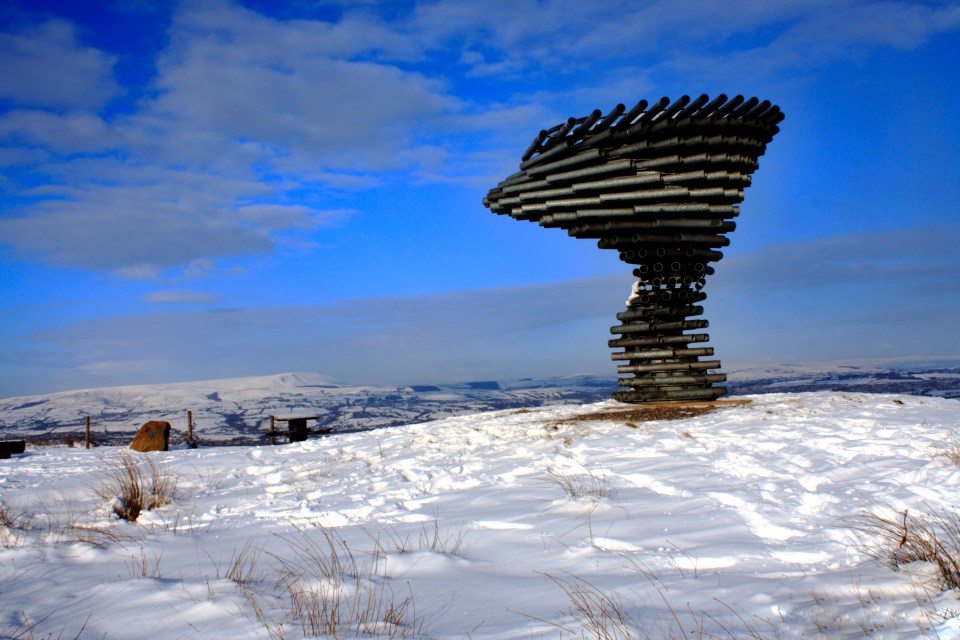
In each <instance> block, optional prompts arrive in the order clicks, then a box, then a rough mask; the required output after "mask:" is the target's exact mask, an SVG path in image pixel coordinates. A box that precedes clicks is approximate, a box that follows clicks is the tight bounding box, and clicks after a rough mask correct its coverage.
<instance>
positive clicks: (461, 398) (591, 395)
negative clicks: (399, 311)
mask: <svg viewBox="0 0 960 640" xmlns="http://www.w3.org/2000/svg"><path fill="white" fill-rule="evenodd" d="M615 388H616V382H615V381H614V380H611V379H609V378H601V377H596V376H570V377H564V378H545V379H533V378H529V379H525V380H517V381H509V382H503V381H500V382H497V381H490V380H485V381H478V382H464V383H461V384H437V385H418V386H404V387H386V386H359V385H348V384H341V383H338V382H335V381H333V380H331V379H329V378H327V377H325V376H322V375H320V374H316V373H284V374H278V375H273V376H261V377H247V378H233V379H227V380H205V381H199V382H183V383H175V384H161V385H137V386H128V387H108V388H103V389H85V390H77V391H64V392H60V393H53V394H49V395H42V396H23V397H18V398H8V399H5V400H0V437H4V438H22V437H27V438H39V439H48V440H52V441H56V442H59V441H62V440H64V438H77V437H82V434H83V430H84V421H85V418H86V416H90V417H91V424H92V426H91V432H92V434H93V437H94V440H95V441H97V442H99V443H101V444H121V443H123V444H125V443H127V442H128V441H129V439H130V438H131V434H132V433H133V432H134V431H135V430H136V429H137V428H138V427H139V426H140V425H141V424H143V423H144V422H146V421H147V420H166V421H168V422H170V423H171V425H173V427H174V429H175V431H176V433H175V434H174V438H175V440H176V439H178V438H179V439H182V438H184V437H185V436H186V430H187V411H188V410H189V411H192V413H193V426H194V436H195V438H196V439H198V440H199V441H201V442H202V443H207V444H255V443H259V442H262V441H263V439H262V438H263V434H265V433H266V432H267V429H268V425H269V420H270V416H271V415H275V416H278V417H296V416H319V419H318V420H316V421H313V422H311V423H310V425H309V426H310V428H316V427H321V426H322V427H331V428H332V429H333V430H334V431H335V432H338V433H342V432H349V431H360V430H367V429H376V428H380V427H390V426H397V425H402V424H412V423H417V422H426V421H429V420H436V419H439V418H445V417H449V416H452V415H462V414H467V413H477V412H482V411H494V410H498V409H509V408H516V407H539V406H544V405H554V404H570V403H578V404H579V403H585V402H596V401H598V400H605V399H607V398H609V397H610V393H611V391H613V389H615Z"/></svg>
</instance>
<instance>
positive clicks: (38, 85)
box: [0, 20, 119, 109]
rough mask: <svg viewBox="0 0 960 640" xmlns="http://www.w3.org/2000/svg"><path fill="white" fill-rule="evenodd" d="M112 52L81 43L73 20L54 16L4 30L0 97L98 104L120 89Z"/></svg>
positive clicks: (45, 103) (76, 105) (65, 105)
mask: <svg viewBox="0 0 960 640" xmlns="http://www.w3.org/2000/svg"><path fill="white" fill-rule="evenodd" d="M114 62H115V59H114V57H113V56H110V55H107V54H105V53H104V52H102V51H99V50H97V49H94V48H91V47H86V46H83V45H81V44H80V43H79V42H78V41H77V34H76V30H75V29H74V27H73V25H72V24H71V23H69V22H66V21H63V20H51V21H49V22H45V23H43V24H41V25H39V26H37V27H34V28H32V29H30V30H28V31H26V32H23V33H0V69H3V73H0V98H4V99H8V100H13V101H14V102H15V103H17V104H21V105H31V106H39V107H53V108H66V109H96V108H98V107H101V106H102V105H103V104H104V103H105V102H106V101H107V100H109V99H110V98H111V97H113V96H115V95H116V94H117V93H118V91H119V89H118V87H117V84H116V82H115V80H114V78H113V64H114Z"/></svg>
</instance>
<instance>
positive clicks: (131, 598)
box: [0, 392, 960, 640]
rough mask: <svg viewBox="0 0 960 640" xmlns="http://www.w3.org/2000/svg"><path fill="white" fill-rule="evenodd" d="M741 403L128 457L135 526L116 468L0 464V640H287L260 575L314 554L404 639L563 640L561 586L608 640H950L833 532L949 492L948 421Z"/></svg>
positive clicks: (946, 505)
mask: <svg viewBox="0 0 960 640" xmlns="http://www.w3.org/2000/svg"><path fill="white" fill-rule="evenodd" d="M746 400H748V402H740V403H736V402H730V403H725V404H722V405H721V406H720V408H718V410H716V411H714V412H712V413H708V414H705V415H700V416H696V417H690V418H685V419H680V420H655V421H650V422H640V421H638V420H636V419H635V418H633V417H632V416H631V415H630V414H624V413H622V412H623V409H624V407H623V405H618V404H616V403H613V402H602V403H597V404H592V405H584V406H574V405H567V406H556V407H543V408H539V409H524V410H508V411H499V412H494V413H483V414H474V415H466V416H458V417H451V418H446V419H444V420H439V421H434V422H429V423H424V424H416V425H411V426H406V427H398V428H395V429H389V430H382V431H376V432H368V433H353V434H342V435H333V436H331V437H328V438H323V439H317V440H311V441H308V442H305V443H300V444H295V445H285V446H278V447H218V448H206V449H197V450H186V449H184V450H176V451H170V452H166V453H157V454H149V455H150V459H151V460H154V461H155V462H157V463H161V464H164V465H168V466H169V469H170V470H171V473H174V474H178V475H179V486H178V492H177V494H178V495H177V497H176V498H175V499H174V501H173V503H172V504H169V505H167V506H164V507H162V508H160V509H158V510H156V511H151V512H146V513H144V514H143V515H142V516H141V519H140V521H139V523H138V524H131V523H128V522H125V521H121V520H118V519H116V518H115V517H114V516H113V515H112V513H111V511H110V508H109V506H108V504H107V502H106V501H105V500H104V499H103V498H100V497H99V496H97V495H96V494H95V493H94V492H93V491H92V490H91V485H92V484H93V483H95V482H96V481H97V480H98V479H101V480H102V478H104V477H105V474H106V470H107V469H109V468H110V466H111V464H115V463H116V461H117V459H118V455H119V454H120V450H119V449H116V448H112V447H99V448H95V449H91V450H89V451H87V450H77V449H67V448H63V447H43V448H40V449H31V450H29V451H28V452H27V453H26V454H24V455H22V456H17V457H15V458H14V459H13V460H9V461H4V462H0V496H2V498H0V503H2V507H3V508H4V509H5V510H6V511H7V513H12V514H17V513H21V512H23V511H24V510H25V511H26V512H28V513H29V514H32V515H31V518H30V519H29V520H30V524H28V525H26V526H24V527H22V528H18V527H17V526H13V527H12V528H9V529H8V531H7V536H6V538H5V545H3V546H0V585H3V586H2V589H3V597H2V598H0V624H5V625H7V627H6V628H4V627H0V633H2V632H3V631H9V630H10V628H12V627H16V626H17V624H19V621H20V620H22V619H26V620H27V621H28V623H29V624H32V623H36V628H35V629H34V633H35V635H36V636H37V637H47V636H48V635H52V636H53V637H58V635H60V634H62V636H63V637H71V638H73V637H76V635H77V634H78V632H79V630H80V628H81V626H83V633H82V635H81V636H80V637H83V638H86V637H90V638H109V639H111V640H116V639H124V638H131V639H132V638H144V637H149V638H155V639H164V638H171V639H173V638H185V637H204V638H229V639H231V640H240V639H246V638H251V639H252V638H265V637H269V633H270V632H268V627H270V629H271V630H272V633H273V634H274V636H273V637H278V635H277V634H278V633H279V632H278V629H279V628H280V625H282V630H283V634H284V637H287V638H300V637H304V632H303V629H302V628H301V626H300V624H299V623H298V622H297V620H296V619H295V618H294V617H293V616H292V613H291V607H290V600H289V594H286V593H285V592H284V590H283V587H282V585H278V575H279V574H278V570H279V569H281V568H282V566H283V561H284V560H287V561H288V562H290V561H294V562H297V558H296V549H297V545H298V544H299V545H302V544H303V542H304V541H305V540H310V541H313V542H314V543H316V544H317V545H319V548H321V549H325V548H326V547H325V545H326V542H325V540H327V539H330V538H328V537H327V536H331V537H332V539H335V540H342V541H343V543H344V545H345V546H346V548H349V549H350V550H351V552H352V553H353V554H354V555H355V556H357V557H358V558H360V559H362V560H363V561H364V562H367V561H368V560H369V561H370V565H369V566H370V567H371V569H370V573H369V574H365V577H364V582H363V584H364V585H366V588H374V587H378V588H384V589H386V588H387V587H389V590H390V592H392V593H393V594H395V595H397V596H400V597H404V598H406V597H408V596H409V597H410V598H411V599H412V601H413V602H414V603H415V608H416V617H415V620H414V619H411V617H410V616H408V617H406V618H404V619H403V620H401V621H400V626H399V627H391V628H389V629H387V628H385V627H383V626H381V628H380V630H381V631H391V630H392V631H393V632H395V633H407V634H408V635H407V637H416V638H421V637H424V638H437V639H453V638H466V637H470V638H473V639H475V640H480V639H483V640H505V639H518V640H519V639H529V638H561V637H563V638H571V637H581V631H586V632H589V630H585V629H584V628H583V626H582V623H581V622H580V621H578V620H577V618H576V617H575V616H573V615H571V612H570V609H571V604H570V600H569V599H568V597H567V596H566V595H565V593H564V591H563V589H562V588H561V587H562V585H563V584H564V582H566V584H568V585H569V584H572V583H575V582H576V580H577V579H578V578H579V579H582V580H584V581H588V582H589V585H591V587H590V588H591V589H594V590H595V591H596V592H597V593H599V594H602V595H603V596H604V597H606V598H609V599H611V600H615V601H617V602H618V603H619V604H620V607H621V609H622V611H623V612H624V615H625V619H626V623H625V624H626V625H627V626H628V627H629V628H630V629H632V632H631V633H632V635H631V636H625V635H624V636H611V637H652V638H670V637H678V638H682V637H691V638H692V637H697V638H700V637H706V638H714V637H716V638H730V637H733V638H751V637H753V638H755V637H762V638H782V639H789V638H860V637H864V636H867V635H869V636H870V637H878V638H957V637H960V620H958V619H957V618H955V617H953V614H952V613H951V612H952V611H956V610H957V609H958V608H960V606H958V600H957V596H956V594H955V593H951V592H947V593H943V592H941V591H940V589H939V588H938V586H937V584H936V580H935V579H934V578H933V577H932V576H931V573H930V567H928V566H926V565H922V564H913V565H909V566H906V567H904V568H903V570H901V571H899V572H896V571H893V570H892V569H891V568H889V567H888V566H886V565H885V564H883V563H881V562H878V561H876V560H874V559H873V558H872V555H871V553H870V552H869V548H870V547H871V546H873V545H874V544H875V542H876V541H875V540H874V539H872V538H870V537H869V536H867V535H866V534H864V533H862V532H860V531H858V530H856V528H855V527H853V526H852V524H851V521H850V520H849V518H851V517H852V516H856V515H857V514H860V513H863V512H871V513H877V514H885V515H888V516H890V517H894V518H895V517H897V512H899V511H902V510H905V509H906V510H909V511H910V513H913V514H921V513H932V512H937V511H940V510H944V509H953V508H954V506H955V505H956V504H957V503H958V499H960V469H958V467H957V466H955V465H954V464H953V462H952V461H951V460H950V459H948V457H946V456H944V455H941V454H942V453H943V452H944V446H945V445H946V444H948V443H949V442H956V440H952V438H956V437H957V432H956V429H957V428H958V425H960V403H958V402H957V401H955V400H946V399H941V398H923V397H914V396H897V395H881V394H851V393H835V392H823V393H813V394H766V395H760V396H751V397H748V398H746ZM587 414H593V418H592V419H591V418H590V416H589V415H587ZM16 522H17V521H16V520H15V521H14V525H16ZM48 522H54V523H60V524H59V525H57V524H54V525H52V526H51V525H48ZM67 525H73V526H72V527H69V526H67ZM78 531H80V532H82V533H83V535H78V533H77V532H78ZM298 531H299V532H298ZM78 538H79V539H84V540H87V541H85V542H84V541H78ZM90 540H93V541H94V542H96V543H97V544H96V545H94V544H91V542H90ZM431 540H432V541H434V542H431ZM377 541H379V546H380V551H379V553H377V554H375V555H373V556H371V555H369V554H371V553H374V551H375V550H376V548H377ZM437 541H439V543H436V542H437ZM248 545H249V546H248ZM245 547H246V548H249V549H260V550H262V551H261V552H259V553H256V554H253V556H252V557H253V559H252V560H251V562H250V569H249V572H248V575H251V576H254V577H251V578H250V579H249V580H247V581H245V582H243V585H242V586H241V585H240V584H238V582H237V580H231V579H229V578H228V577H227V574H228V569H229V568H230V567H231V566H232V563H234V562H235V560H236V558H237V557H238V554H240V553H241V551H242V550H243V549H244V548H245ZM296 566H299V567H301V570H302V571H305V572H307V574H309V567H308V565H307V563H303V562H300V563H299V564H297V565H296ZM234 577H236V574H234ZM305 579H306V580H308V581H309V580H314V582H313V583H314V584H316V583H317V581H318V580H319V581H320V582H322V580H321V579H320V578H319V577H317V576H312V577H311V576H310V575H306V576H305ZM580 584H584V583H580ZM342 587H343V588H344V589H348V588H349V589H352V588H353V587H351V586H350V585H345V586H343V585H342ZM351 593H353V592H352V591H351ZM251 594H253V595H254V596H255V598H256V601H257V602H258V603H259V606H260V608H261V613H262V615H261V619H260V620H258V619H257V617H256V616H255V615H254V614H253V612H252V611H251V605H250V602H251V600H250V597H251ZM674 616H676V617H674ZM132 619H136V620H137V624H136V625H135V627H136V628H132V625H130V623H129V621H130V620H132ZM344 625H345V627H344V629H343V631H342V633H341V634H340V635H341V636H342V637H353V636H354V635H355V632H359V631H360V630H358V629H351V628H350V627H349V626H348V625H347V623H346V622H345V623H344ZM678 625H679V626H678ZM365 637H366V636H365ZM374 637H376V636H374ZM384 637H386V636H384ZM584 637H596V636H589V635H587V636H584Z"/></svg>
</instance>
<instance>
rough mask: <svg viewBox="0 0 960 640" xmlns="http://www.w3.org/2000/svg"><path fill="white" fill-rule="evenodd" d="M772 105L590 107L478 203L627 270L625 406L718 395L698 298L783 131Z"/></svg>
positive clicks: (721, 101) (535, 146)
mask: <svg viewBox="0 0 960 640" xmlns="http://www.w3.org/2000/svg"><path fill="white" fill-rule="evenodd" d="M783 117H784V116H783V113H782V112H781V111H780V109H779V107H777V106H775V105H771V104H770V103H769V102H768V101H766V100H764V101H762V102H761V101H760V100H758V99H757V98H750V99H749V100H746V99H744V97H743V96H737V97H735V98H733V99H729V100H728V99H727V97H726V96H725V95H720V96H717V97H716V98H715V99H713V100H710V98H709V96H707V95H701V96H700V97H699V98H697V99H696V100H690V98H689V97H687V96H683V97H682V98H680V99H679V100H677V101H676V102H672V103H671V102H670V100H668V99H667V98H663V99H661V100H660V101H659V102H657V103H656V104H653V105H649V104H648V103H647V102H646V101H645V100H641V101H640V102H639V103H637V105H636V106H634V107H633V108H632V109H630V110H629V111H627V110H626V108H625V106H624V105H622V104H619V105H617V106H616V107H614V108H613V109H612V110H611V111H610V112H609V113H607V114H606V115H604V114H603V113H602V112H601V111H599V110H598V111H594V112H593V113H591V114H590V115H588V116H585V117H583V118H570V119H568V120H567V121H565V122H562V123H560V124H558V125H557V126H555V127H553V128H552V129H549V130H545V131H541V132H540V133H539V134H538V135H537V136H536V137H535V138H534V140H533V142H532V143H530V146H529V147H527V149H526V151H525V152H524V153H523V156H522V158H521V163H520V171H518V172H517V173H515V174H513V175H511V176H510V177H508V178H507V179H505V180H504V181H503V182H501V183H500V184H498V185H497V186H496V187H495V188H493V189H491V190H490V192H489V193H488V194H487V197H486V198H484V199H483V203H484V204H485V205H486V206H487V207H489V208H490V210H491V211H493V212H494V213H497V214H507V215H509V216H511V217H513V218H516V219H517V220H528V221H531V222H538V223H539V224H540V225H541V226H544V227H560V228H561V229H566V231H567V233H568V234H569V235H571V236H574V237H576V238H592V239H597V241H598V242H597V246H598V247H600V248H601V249H614V250H616V251H617V252H619V254H620V259H621V260H623V261H624V262H626V263H628V264H632V265H635V266H636V268H635V269H634V271H633V273H634V275H635V276H636V277H637V281H636V284H634V287H633V292H632V294H631V296H630V299H629V300H628V301H627V308H626V310H625V311H623V312H621V313H619V314H617V318H618V319H619V320H620V321H621V323H620V324H618V325H617V326H614V327H611V329H610V331H611V333H613V334H614V335H616V336H618V337H617V338H615V339H612V340H610V342H609V345H610V347H612V348H614V349H622V351H618V352H615V353H613V354H612V357H613V359H614V360H616V361H620V362H622V363H623V364H621V365H620V366H618V367H617V371H618V373H621V374H630V375H629V377H621V378H620V379H619V380H618V384H619V385H620V386H621V387H625V389H623V390H620V391H617V392H616V393H614V394H613V397H614V398H615V399H617V400H620V401H622V402H656V401H686V400H713V399H715V398H717V397H718V396H721V395H723V394H725V393H726V389H724V388H723V387H717V386H714V383H717V382H723V381H724V380H726V376H725V375H724V374H722V373H710V371H712V370H717V369H719V368H720V361H719V360H713V359H709V360H700V357H701V356H705V357H710V356H712V355H713V348H712V347H704V346H695V347H694V346H691V345H694V344H700V343H704V342H706V341H707V340H708V339H709V336H708V335H707V334H706V333H687V332H688V331H696V330H699V329H705V328H706V327H707V324H708V323H707V321H706V320H702V319H692V320H691V319H690V318H691V317H693V316H699V315H701V314H702V313H703V307H702V306H700V305H699V304H698V303H700V302H702V301H703V300H704V299H705V298H706V297H707V296H706V294H705V293H704V292H703V291H702V289H703V287H704V284H705V283H706V277H707V276H708V275H710V274H712V273H713V272H714V270H713V267H711V266H710V263H711V262H716V261H718V260H720V259H721V258H722V257H723V254H722V253H721V252H720V251H718V250H717V249H718V248H720V247H725V246H727V245H728V244H729V243H730V241H729V240H728V239H727V238H726V237H725V235H724V234H726V233H728V232H730V231H733V230H734V229H735V228H736V224H735V223H734V222H733V220H732V219H733V218H735V217H736V216H737V215H738V214H739V207H738V206H737V205H738V204H739V203H740V202H741V201H742V200H743V190H744V188H745V187H747V186H748V185H749V184H750V175H751V174H752V173H753V172H754V171H755V170H756V169H757V159H758V158H759V157H760V156H761V155H763V153H764V150H765V149H766V145H767V143H769V142H770V140H771V139H772V138H773V136H774V135H775V134H776V133H777V132H778V131H779V128H778V127H777V124H778V123H779V122H780V121H781V120H783Z"/></svg>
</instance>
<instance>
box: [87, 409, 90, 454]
mask: <svg viewBox="0 0 960 640" xmlns="http://www.w3.org/2000/svg"><path fill="white" fill-rule="evenodd" d="M86 444H87V449H89V448H90V416H87V437H86Z"/></svg>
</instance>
